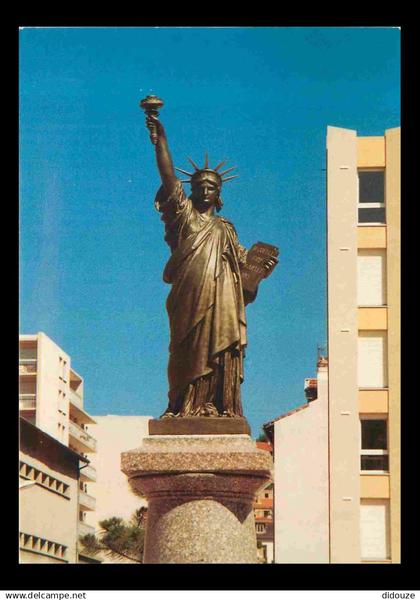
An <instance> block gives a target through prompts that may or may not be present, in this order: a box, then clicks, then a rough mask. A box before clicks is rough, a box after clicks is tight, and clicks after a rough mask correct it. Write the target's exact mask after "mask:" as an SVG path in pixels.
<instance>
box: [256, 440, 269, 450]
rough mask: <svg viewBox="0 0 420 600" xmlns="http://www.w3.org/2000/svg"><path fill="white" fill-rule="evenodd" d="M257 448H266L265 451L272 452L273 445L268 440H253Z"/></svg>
mask: <svg viewBox="0 0 420 600" xmlns="http://www.w3.org/2000/svg"><path fill="white" fill-rule="evenodd" d="M255 444H256V446H257V448H259V449H260V450H266V451H267V452H272V451H273V447H272V445H271V444H270V443H269V442H258V441H257V442H255Z"/></svg>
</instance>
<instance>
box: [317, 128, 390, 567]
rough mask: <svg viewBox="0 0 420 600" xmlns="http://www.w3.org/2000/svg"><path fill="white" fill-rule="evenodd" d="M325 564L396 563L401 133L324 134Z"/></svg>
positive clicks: (338, 131) (334, 131)
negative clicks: (327, 497)
mask: <svg viewBox="0 0 420 600" xmlns="http://www.w3.org/2000/svg"><path fill="white" fill-rule="evenodd" d="M327 157H328V161H327V162H328V164H327V223H328V234H327V236H328V242H327V248H328V250H327V252H328V269H327V272H328V346H329V447H330V473H331V480H330V508H329V520H330V539H331V548H330V560H331V562H336V563H341V562H343V563H357V562H393V563H399V562H400V128H394V129H389V130H387V131H385V135H384V136H374V137H358V136H357V132H356V131H352V130H349V129H341V128H337V127H328V134H327Z"/></svg>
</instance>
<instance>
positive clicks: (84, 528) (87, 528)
mask: <svg viewBox="0 0 420 600" xmlns="http://www.w3.org/2000/svg"><path fill="white" fill-rule="evenodd" d="M83 535H95V528H94V527H92V525H88V524H87V523H85V522H84V521H79V536H83Z"/></svg>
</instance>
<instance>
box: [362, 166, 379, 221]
mask: <svg viewBox="0 0 420 600" xmlns="http://www.w3.org/2000/svg"><path fill="white" fill-rule="evenodd" d="M358 175H359V223H375V224H376V223H385V171H383V170H367V171H359V172H358Z"/></svg>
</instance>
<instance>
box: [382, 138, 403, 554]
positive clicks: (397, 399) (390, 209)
mask: <svg viewBox="0 0 420 600" xmlns="http://www.w3.org/2000/svg"><path fill="white" fill-rule="evenodd" d="M385 143H386V174H385V197H386V215H387V217H386V218H387V264H388V270H387V273H388V274H387V286H388V388H389V431H388V434H389V465H390V487H391V498H390V520H391V559H392V562H393V563H399V562H401V550H400V532H401V515H400V511H401V506H400V505H401V492H400V486H401V482H400V469H401V450H400V443H401V432H400V427H401V408H400V407H401V392H400V381H401V358H400V351H401V350H400V349H401V331H400V312H401V306H400V269H401V267H400V259H401V251H400V247H401V238H400V236H401V234H400V227H401V222H400V207H401V182H400V171H401V166H400V143H401V142H400V128H399V127H397V128H395V129H388V130H387V131H386V132H385Z"/></svg>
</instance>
